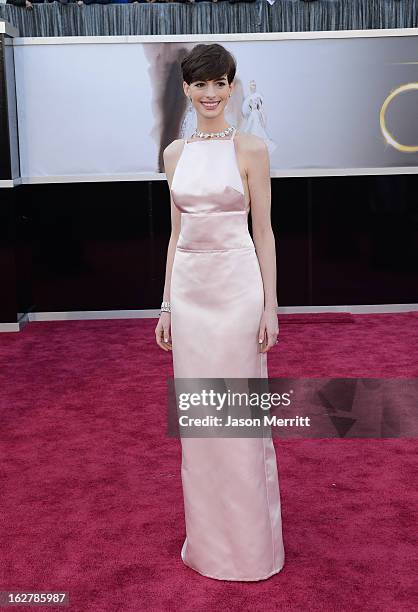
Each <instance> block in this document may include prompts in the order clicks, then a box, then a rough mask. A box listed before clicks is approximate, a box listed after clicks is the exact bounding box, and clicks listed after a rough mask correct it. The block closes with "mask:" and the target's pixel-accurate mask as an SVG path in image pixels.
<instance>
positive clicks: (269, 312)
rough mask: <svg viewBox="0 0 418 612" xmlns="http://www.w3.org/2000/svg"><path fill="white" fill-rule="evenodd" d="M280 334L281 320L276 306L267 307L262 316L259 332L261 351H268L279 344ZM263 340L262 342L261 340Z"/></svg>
mask: <svg viewBox="0 0 418 612" xmlns="http://www.w3.org/2000/svg"><path fill="white" fill-rule="evenodd" d="M278 336H279V321H278V319H277V312H276V308H265V309H264V312H263V316H262V317H261V323H260V330H259V334H258V340H259V347H260V353H267V351H269V350H270V349H271V348H272V347H273V346H275V345H276V344H277V340H278ZM260 340H261V342H260Z"/></svg>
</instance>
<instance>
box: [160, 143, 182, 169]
mask: <svg viewBox="0 0 418 612" xmlns="http://www.w3.org/2000/svg"><path fill="white" fill-rule="evenodd" d="M183 143H184V140H183V139H182V138H177V139H176V140H173V141H172V142H170V144H169V145H167V146H166V148H165V149H164V151H163V160H164V168H165V172H166V173H167V172H168V173H171V172H173V171H174V167H175V166H176V164H177V161H178V159H179V157H180V155H181V151H182V148H183Z"/></svg>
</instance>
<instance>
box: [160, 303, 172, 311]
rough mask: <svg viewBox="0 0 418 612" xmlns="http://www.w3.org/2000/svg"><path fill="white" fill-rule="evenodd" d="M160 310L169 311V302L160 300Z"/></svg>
mask: <svg viewBox="0 0 418 612" xmlns="http://www.w3.org/2000/svg"><path fill="white" fill-rule="evenodd" d="M161 312H171V303H170V302H161Z"/></svg>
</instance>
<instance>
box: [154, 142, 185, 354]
mask: <svg viewBox="0 0 418 612" xmlns="http://www.w3.org/2000/svg"><path fill="white" fill-rule="evenodd" d="M180 142H181V141H180ZM178 144H179V141H176V140H175V141H173V142H172V143H171V144H169V145H168V147H166V148H165V149H164V152H163V160H164V170H165V174H166V177H167V182H168V185H169V187H170V189H171V183H172V180H173V176H174V170H175V168H176V165H177V162H178V159H179V155H180V151H179V150H178ZM170 207H171V235H170V240H169V242H168V247H167V260H166V267H165V282H164V291H163V299H162V301H163V302H169V301H170V288H171V272H172V269H173V261H174V255H175V252H176V246H177V241H178V238H179V234H180V225H181V213H180V211H179V210H178V208H177V207H176V206H175V205H174V202H173V198H172V197H171V193H170ZM170 328H171V315H170V313H169V312H162V313H161V315H160V317H159V320H158V324H157V327H156V328H155V336H156V341H157V344H158V345H159V346H160V347H161V348H162V349H164V350H165V351H168V350H170V349H171V348H172V345H171V329H170Z"/></svg>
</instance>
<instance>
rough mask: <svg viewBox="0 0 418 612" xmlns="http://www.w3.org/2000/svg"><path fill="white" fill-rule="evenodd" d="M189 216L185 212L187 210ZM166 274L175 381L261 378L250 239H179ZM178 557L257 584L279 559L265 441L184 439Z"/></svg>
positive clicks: (269, 446) (258, 297) (263, 359)
mask: <svg viewBox="0 0 418 612" xmlns="http://www.w3.org/2000/svg"><path fill="white" fill-rule="evenodd" d="M187 217H188V218H189V217H191V215H187ZM179 244H180V246H178V247H177V250H176V253H175V258H174V262H173V268H172V277H171V310H172V313H171V334H172V341H173V368H174V377H175V378H266V377H267V375H268V374H267V354H266V353H260V352H259V345H258V335H259V326H260V321H261V317H262V313H263V308H264V292H263V282H262V276H261V271H260V265H259V262H258V258H257V255H256V252H255V248H254V245H253V243H252V242H251V243H250V242H248V243H245V246H243V247H241V248H231V249H228V248H227V245H228V241H226V246H225V244H224V248H223V249H219V250H214V249H213V245H208V247H207V249H206V250H205V249H202V248H201V245H199V248H196V247H195V246H194V243H193V242H190V243H189V244H188V243H187V241H185V240H184V239H183V241H182V242H180V243H179ZM181 447H182V465H181V477H182V485H183V497H184V513H185V526H186V538H185V540H184V543H183V547H182V550H181V558H182V559H183V562H184V563H185V564H186V565H188V566H189V567H191V568H193V569H194V570H196V571H197V572H199V573H201V574H203V575H204V576H208V577H211V578H217V579H220V580H243V581H254V580H262V579H265V578H268V577H269V576H271V575H273V574H275V573H277V572H279V571H280V570H281V568H282V567H283V564H284V547H283V540H282V523H281V507H280V493H279V480H278V471H277V463H276V453H275V449H274V446H273V441H272V439H271V437H257V438H256V437H252V438H249V437H241V438H238V437H235V438H225V437H210V438H204V437H199V438H191V437H187V438H186V437H182V438H181Z"/></svg>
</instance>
